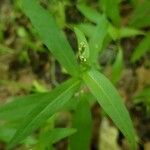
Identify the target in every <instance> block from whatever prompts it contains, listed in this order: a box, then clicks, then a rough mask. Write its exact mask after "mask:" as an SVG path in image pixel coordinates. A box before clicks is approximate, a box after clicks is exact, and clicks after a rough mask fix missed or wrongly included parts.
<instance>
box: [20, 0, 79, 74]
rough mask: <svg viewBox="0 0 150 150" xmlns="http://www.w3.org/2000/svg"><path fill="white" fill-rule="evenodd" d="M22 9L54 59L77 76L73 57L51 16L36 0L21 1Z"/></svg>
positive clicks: (75, 62) (76, 66)
mask: <svg viewBox="0 0 150 150" xmlns="http://www.w3.org/2000/svg"><path fill="white" fill-rule="evenodd" d="M22 9H23V11H24V12H25V14H26V15H27V16H28V17H29V18H30V20H31V22H32V24H33V26H34V27H35V28H36V30H37V32H38V33H39V35H40V37H41V39H42V40H43V42H44V44H45V45H46V46H47V47H48V49H49V50H50V51H51V52H52V54H53V55H54V56H55V58H56V59H57V60H58V61H59V62H60V63H61V64H62V65H63V66H64V67H65V69H66V70H67V71H68V72H69V73H70V74H72V75H76V76H77V75H78V70H79V68H78V65H77V61H76V58H75V55H74V54H73V51H72V48H71V46H70V45H69V43H68V41H67V40H66V38H65V36H64V34H63V33H62V32H61V31H60V30H59V28H58V26H57V24H56V23H55V21H54V19H53V17H52V15H51V14H50V13H48V12H47V11H46V10H45V9H44V8H42V7H41V6H40V5H39V4H38V2H37V0H32V1H31V0H22Z"/></svg>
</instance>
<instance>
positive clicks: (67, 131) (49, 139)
mask: <svg viewBox="0 0 150 150" xmlns="http://www.w3.org/2000/svg"><path fill="white" fill-rule="evenodd" d="M75 132H76V129H73V128H56V129H53V130H52V131H47V132H45V133H44V134H43V135H42V136H41V137H40V139H39V142H38V144H37V148H36V149H39V150H41V149H46V148H47V147H49V146H50V145H51V144H54V143H56V142H59V141H60V140H62V139H64V138H66V137H68V136H70V135H72V134H74V133H75Z"/></svg>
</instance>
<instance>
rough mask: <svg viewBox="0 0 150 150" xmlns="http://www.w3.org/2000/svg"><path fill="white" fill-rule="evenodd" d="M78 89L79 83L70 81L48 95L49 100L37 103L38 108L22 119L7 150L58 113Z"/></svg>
mask: <svg viewBox="0 0 150 150" xmlns="http://www.w3.org/2000/svg"><path fill="white" fill-rule="evenodd" d="M78 87H79V81H78V80H76V79H70V80H68V81H66V82H65V83H63V84H61V85H60V86H58V87H57V88H56V89H54V90H53V91H52V92H51V93H49V99H47V100H45V101H44V102H43V101H42V102H41V103H39V104H38V106H37V107H36V108H34V109H33V110H32V111H31V112H30V113H29V114H28V115H27V116H26V117H25V118H24V122H23V123H22V124H21V126H20V128H19V129H18V130H17V132H16V134H15V135H14V137H13V139H12V140H11V142H10V145H9V148H10V149H11V148H12V147H13V146H15V145H16V144H17V143H18V142H20V141H21V140H23V139H24V138H26V137H27V136H28V135H29V134H31V133H32V132H33V131H35V130H36V129H37V128H39V127H40V126H41V125H42V124H43V123H44V122H45V121H46V120H47V119H48V118H50V117H51V116H52V115H53V114H54V113H56V112H57V111H59V110H60V109H61V108H62V107H63V106H64V105H65V104H66V103H67V102H68V101H69V99H70V98H71V97H72V96H73V94H74V93H75V91H76V90H77V89H78Z"/></svg>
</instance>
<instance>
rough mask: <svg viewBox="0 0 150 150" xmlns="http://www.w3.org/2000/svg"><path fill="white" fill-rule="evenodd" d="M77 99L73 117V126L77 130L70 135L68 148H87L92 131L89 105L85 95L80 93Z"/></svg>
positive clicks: (80, 149)
mask: <svg viewBox="0 0 150 150" xmlns="http://www.w3.org/2000/svg"><path fill="white" fill-rule="evenodd" d="M78 100H79V101H78V105H77V108H76V112H75V115H74V118H73V128H76V129H77V132H76V133H75V134H73V135H72V136H71V137H70V149H71V150H77V149H78V150H88V149H89V147H90V139H91V131H92V117H91V111H90V105H89V102H88V99H87V97H86V96H85V95H81V97H80V98H79V99H78Z"/></svg>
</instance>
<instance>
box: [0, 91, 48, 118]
mask: <svg viewBox="0 0 150 150" xmlns="http://www.w3.org/2000/svg"><path fill="white" fill-rule="evenodd" d="M45 99H46V100H47V99H49V93H38V94H32V95H28V96H21V97H17V98H15V97H14V98H12V101H11V102H8V103H6V104H5V105H2V106H1V107H0V119H2V120H5V121H6V120H7V121H13V120H17V119H22V118H23V117H25V116H26V115H27V114H28V113H29V112H30V111H31V110H32V109H33V108H35V107H36V106H37V105H38V104H39V103H40V102H42V101H45Z"/></svg>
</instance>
